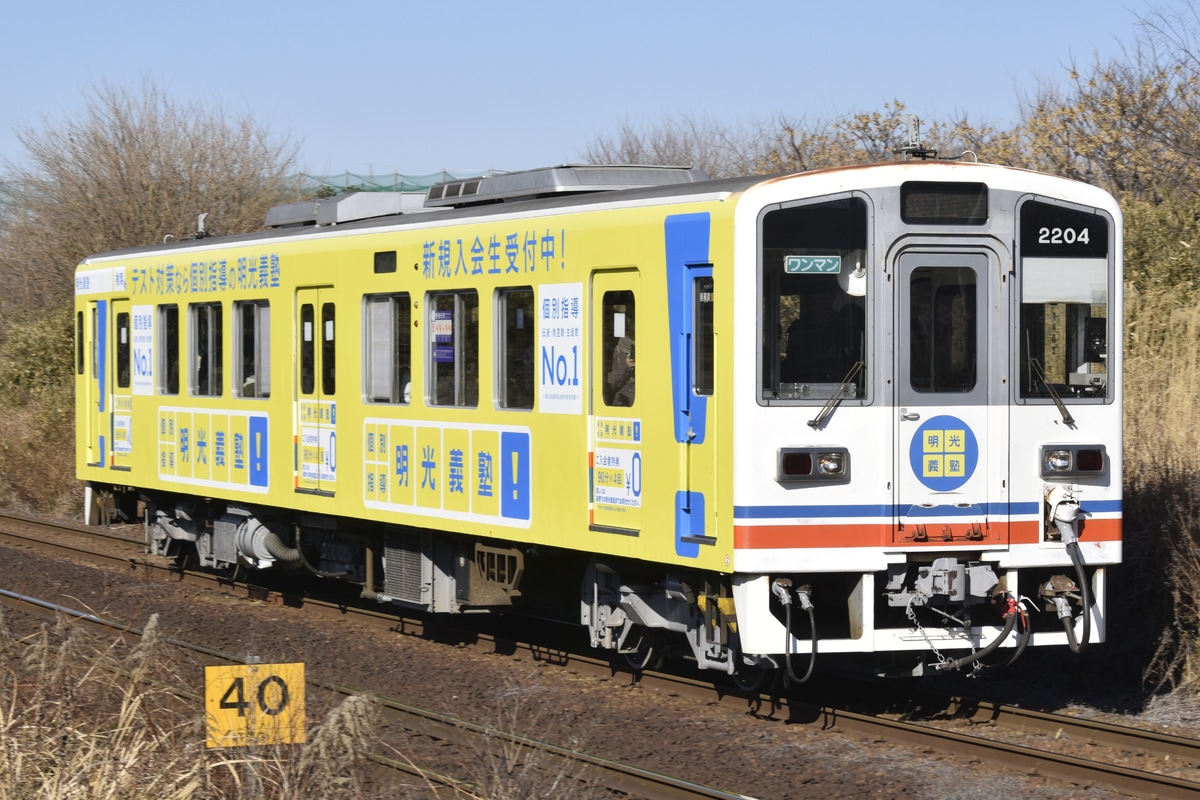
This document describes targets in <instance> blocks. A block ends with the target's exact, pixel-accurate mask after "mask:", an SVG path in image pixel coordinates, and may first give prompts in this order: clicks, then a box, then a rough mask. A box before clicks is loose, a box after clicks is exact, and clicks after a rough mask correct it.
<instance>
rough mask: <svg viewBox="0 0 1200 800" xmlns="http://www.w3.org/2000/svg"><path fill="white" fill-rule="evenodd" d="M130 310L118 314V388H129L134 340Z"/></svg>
mask: <svg viewBox="0 0 1200 800" xmlns="http://www.w3.org/2000/svg"><path fill="white" fill-rule="evenodd" d="M129 333H130V331H129V312H127V311H122V312H121V313H119V314H117V388H118V389H128V388H129V356H130V348H131V347H132V342H131V341H130V338H129Z"/></svg>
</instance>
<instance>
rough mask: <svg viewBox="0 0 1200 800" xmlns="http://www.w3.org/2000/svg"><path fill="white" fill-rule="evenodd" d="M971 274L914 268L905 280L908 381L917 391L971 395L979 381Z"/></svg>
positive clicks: (960, 270)
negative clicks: (907, 282) (908, 299)
mask: <svg viewBox="0 0 1200 800" xmlns="http://www.w3.org/2000/svg"><path fill="white" fill-rule="evenodd" d="M975 289H976V279H975V271H974V270H972V269H969V268H967V267H918V268H917V269H914V270H913V272H912V276H911V278H910V281H909V298H910V302H911V303H912V309H911V311H910V314H909V328H910V329H909V332H908V341H909V347H908V349H909V353H908V356H909V381H910V382H911V384H912V388H913V389H915V390H916V391H918V392H970V391H971V390H972V389H974V388H975V382H976V379H977V377H978V363H977V362H978V347H977V346H976V344H977V343H976V340H975V337H976V330H977V326H978V324H979V320H978V316H977V313H978V312H977V310H976V303H975Z"/></svg>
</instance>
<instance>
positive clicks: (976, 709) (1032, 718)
mask: <svg viewBox="0 0 1200 800" xmlns="http://www.w3.org/2000/svg"><path fill="white" fill-rule="evenodd" d="M134 533H135V531H129V532H126V533H125V534H124V535H122V534H113V533H110V532H107V531H101V530H97V529H81V528H78V527H75V526H69V525H65V526H64V525H59V526H54V527H53V528H52V530H51V531H48V529H47V528H46V526H45V524H44V523H39V522H37V521H35V520H29V519H25V518H8V517H4V518H0V540H8V541H9V542H10V543H13V542H16V543H21V544H22V546H26V547H36V548H39V549H44V548H50V549H52V550H53V551H54V552H56V553H58V554H60V555H69V556H70V557H72V558H78V559H86V560H90V561H93V562H96V561H98V562H101V563H104V564H107V565H109V566H113V565H119V566H121V567H122V568H125V569H140V570H171V569H172V568H171V567H170V565H168V564H167V563H166V562H165V561H162V560H161V559H152V558H149V557H146V556H144V555H141V554H140V553H139V552H138V546H139V545H138V539H137V538H136V537H135V536H134ZM97 535H99V536H103V537H105V538H103V539H101V540H96V539H91V538H90V537H95V536H97ZM47 538H50V539H52V540H53V541H51V542H47V541H46V540H47ZM89 541H93V542H95V541H101V542H102V545H101V546H96V545H94V544H88V542H89ZM160 562H161V563H160ZM173 574H174V575H176V577H177V578H178V579H179V580H186V581H197V582H201V583H209V584H213V583H217V582H221V583H224V585H225V586H226V587H229V586H231V585H233V584H231V582H230V581H229V580H228V579H226V578H221V577H214V576H211V575H201V574H196V573H179V572H178V571H174V572H173ZM237 586H238V587H239V591H245V592H246V593H247V595H248V596H251V597H259V598H260V599H265V600H267V601H268V602H271V601H273V600H274V601H280V600H282V601H284V602H287V601H286V599H285V598H282V597H281V596H279V595H278V594H277V593H275V592H274V590H272V589H270V588H264V587H256V586H252V585H247V584H237ZM303 604H304V606H305V608H306V610H307V611H315V612H318V613H326V614H337V615H346V614H353V615H355V616H356V618H358V619H360V620H362V621H363V622H365V623H367V624H371V625H374V626H377V627H378V628H379V629H380V630H393V631H394V630H402V631H404V632H408V633H420V632H422V630H423V626H424V624H425V623H424V621H423V620H421V619H408V618H399V617H397V615H396V614H394V613H392V614H388V613H382V612H380V611H379V610H378V609H371V608H357V607H354V606H353V605H350V604H347V603H346V602H345V601H344V600H332V601H322V600H317V599H313V598H309V597H305V598H303ZM468 639H469V640H471V642H472V643H473V644H474V645H475V646H476V647H480V648H483V649H485V650H490V651H493V652H503V653H513V652H519V653H521V654H523V655H525V656H527V657H529V658H531V659H534V660H536V661H538V662H540V663H546V664H563V665H568V664H569V665H570V667H571V668H572V669H573V670H576V671H580V672H591V673H594V674H596V675H600V676H604V677H606V678H609V679H611V677H612V675H613V670H612V666H611V664H610V663H609V662H608V661H602V660H598V659H594V658H591V657H589V656H587V655H582V654H580V653H578V652H573V651H569V650H565V649H559V647H558V646H557V645H549V646H548V645H547V644H545V643H544V642H542V643H533V644H527V643H515V642H513V641H509V640H501V639H499V638H496V637H495V636H493V635H489V634H479V633H474V634H464V635H463V640H464V641H465V640H468ZM700 678H701V679H697V678H688V677H681V676H679V675H668V674H659V673H645V674H643V675H640V676H637V678H636V680H637V681H638V682H639V683H640V684H641V686H642V687H643V688H644V689H650V690H656V691H664V692H671V693H675V694H681V695H684V696H688V697H694V698H696V699H697V700H699V701H701V702H706V703H712V702H713V701H714V696H715V699H716V700H719V701H720V702H723V703H729V704H731V705H732V706H733V707H734V708H736V709H738V710H741V711H744V710H745V709H746V707H747V704H749V707H750V708H751V710H752V711H754V712H755V713H756V714H757V715H759V716H764V717H773V718H780V717H783V718H786V719H787V721H789V722H791V723H798V722H804V723H807V724H810V725H815V726H817V727H820V728H822V729H826V730H840V731H845V732H848V733H854V734H857V735H860V736H862V737H865V738H868V739H871V740H874V741H884V742H888V743H893V744H898V745H903V746H908V747H912V748H915V749H918V750H921V751H924V752H936V753H939V754H948V755H949V754H952V755H954V756H955V757H956V758H958V759H961V760H963V761H964V762H968V763H969V762H983V763H988V764H992V765H1004V766H1006V767H1007V768H1008V769H1010V770H1011V771H1013V772H1014V773H1015V774H1022V775H1040V776H1044V777H1046V778H1052V779H1055V780H1058V781H1063V782H1066V783H1070V784H1076V785H1084V786H1104V787H1107V788H1109V789H1111V790H1113V791H1115V792H1120V793H1122V794H1126V795H1129V796H1133V797H1158V798H1168V797H1194V796H1197V794H1198V793H1200V770H1198V769H1197V767H1198V765H1200V740H1197V739H1195V738H1192V737H1185V736H1174V735H1170V734H1166V733H1161V732H1156V731H1147V730H1144V729H1139V728H1136V727H1131V726H1124V725H1117V724H1113V723H1111V722H1104V721H1100V720H1093V719H1087V718H1080V717H1073V716H1068V715H1063V714H1049V713H1044V712H1036V711H1030V710H1028V709H1021V708H1017V707H1014V706H1006V705H1002V704H996V703H991V702H987V701H979V700H972V699H969V698H935V699H933V700H931V699H930V698H929V697H924V698H922V699H921V701H920V705H921V706H923V707H925V708H928V707H930V706H931V705H932V706H935V707H940V708H941V711H940V713H938V714H937V715H936V716H937V717H938V718H939V719H935V720H931V719H928V718H924V719H922V718H917V715H915V714H907V713H900V714H899V715H896V714H892V715H890V716H889V715H885V714H881V713H871V712H865V711H855V710H851V704H850V703H844V704H839V703H836V702H821V703H812V702H806V701H805V699H804V698H805V695H806V694H807V693H808V692H809V691H811V689H810V690H802V691H801V692H796V693H792V694H790V695H783V694H772V693H767V694H762V695H758V696H754V697H749V698H748V697H746V696H744V695H739V694H738V693H737V692H735V691H734V690H733V689H732V688H731V687H730V688H726V687H720V686H718V687H717V688H716V691H714V683H713V682H712V681H711V680H707V679H704V678H706V676H703V675H702V674H701V676H700ZM631 680H633V679H632V678H631ZM824 696H825V695H823V697H824ZM859 699H860V700H861V695H859ZM893 699H894V698H893ZM398 705H400V706H402V705H403V704H398ZM428 719H429V723H428V724H430V725H436V726H438V728H439V731H441V732H442V733H444V732H445V731H446V730H447V726H449V727H451V728H462V724H460V723H461V721H451V720H447V719H441V718H438V715H434V716H433V717H429V718H428ZM947 722H949V723H950V724H947ZM406 724H408V723H406ZM963 725H967V726H968V727H969V728H970V730H969V731H963V730H961V729H956V726H957V727H958V728H961V727H962V726H963ZM466 728H470V725H466ZM1000 731H1007V732H1013V733H1014V734H1016V738H1015V740H1014V738H1013V736H1012V735H1010V736H1009V739H1010V740H1008V741H1005V740H1004V739H1003V737H1002V736H1001V735H1000V733H999V732H1000ZM471 735H473V736H493V737H495V736H501V737H502V736H509V737H510V738H511V734H508V733H506V732H503V731H495V730H491V729H486V728H484V729H481V730H474V731H472V734H471ZM1031 740H1032V743H1031ZM512 741H513V742H514V743H517V744H519V745H521V746H530V747H532V746H534V745H535V744H537V743H535V742H533V741H532V740H529V741H526V740H524V739H520V738H519V737H517V738H512ZM1065 743H1074V744H1076V745H1078V744H1079V743H1085V744H1086V747H1087V749H1088V750H1090V751H1092V752H1090V753H1088V755H1087V756H1086V757H1084V756H1081V755H1079V754H1078V753H1070V752H1066V751H1065V749H1064V748H1060V747H1059V745H1061V744H1065ZM560 749H561V748H560ZM580 755H581V754H574V755H572V754H571V753H570V752H562V753H555V754H554V757H555V758H559V757H568V756H570V757H579V756H580ZM588 768H589V769H592V768H595V769H601V768H605V769H607V767H605V766H604V760H603V759H600V760H598V761H597V762H596V763H594V764H592V763H590V762H589V767H588ZM631 769H632V773H630V774H629V775H627V776H625V777H617V773H615V772H614V773H612V775H613V777H611V778H610V779H608V780H611V781H612V785H614V786H624V785H625V784H624V783H623V781H651V782H652V783H653V782H656V781H657V782H665V783H667V784H669V783H673V781H671V779H669V778H663V777H662V776H655V775H653V774H652V773H646V774H638V771H637V770H636V768H631ZM643 772H644V771H643ZM679 784H680V785H679V786H667V785H660V786H657V787H654V786H651V785H648V784H647V785H642V784H637V785H636V788H634V789H632V790H629V791H626V793H627V794H628V795H629V796H639V797H647V798H651V797H736V796H737V795H730V794H725V793H715V794H691V795H689V794H678V793H672V792H687V791H693V790H698V791H712V790H706V789H703V787H700V788H699V789H695V788H689V787H687V786H686V781H680V782H679ZM630 785H633V784H630ZM622 791H625V790H622ZM655 792H661V793H657V794H656V793H655Z"/></svg>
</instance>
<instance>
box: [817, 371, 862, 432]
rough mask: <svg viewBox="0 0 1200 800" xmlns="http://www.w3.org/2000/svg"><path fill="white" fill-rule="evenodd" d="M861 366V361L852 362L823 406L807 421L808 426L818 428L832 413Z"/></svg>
mask: <svg viewBox="0 0 1200 800" xmlns="http://www.w3.org/2000/svg"><path fill="white" fill-rule="evenodd" d="M862 368H863V362H862V361H855V362H854V366H853V367H851V368H850V371H849V372H847V373H846V377H845V378H842V382H841V383H839V384H838V387H837V389H835V390H834V391H833V396H832V397H830V398H829V400H828V401H827V402H826V403H825V405H824V407H822V408H821V410H820V411H819V412H817V416H815V417H813V418H812V419H810V420H809V421H808V427H810V428H819V427H820V426H821V423H823V422H824V421H825V418H826V417H828V416H829V415H830V414H832V413H833V409H834V406H836V405H837V404H838V403H839V402H841V400H842V395H844V394H845V393H846V389H847V388H849V386H850V384H851V383H853V382H854V378H855V376H856V375H858V371H859V370H860V369H862Z"/></svg>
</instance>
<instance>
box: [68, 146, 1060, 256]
mask: <svg viewBox="0 0 1200 800" xmlns="http://www.w3.org/2000/svg"><path fill="white" fill-rule="evenodd" d="M935 165H943V166H945V167H968V168H976V167H977V168H981V169H993V170H1002V171H1009V172H1024V173H1025V174H1027V175H1040V173H1034V172H1027V171H1025V170H1014V169H1012V168H1009V167H1000V166H997V165H986V164H973V163H964V162H949V161H940V162H926V161H919V162H885V163H880V164H865V165H859V166H854V167H831V168H827V169H820V170H812V171H810V172H804V173H791V174H784V175H749V176H743V177H737V178H722V179H716V180H713V179H709V178H708V176H707V175H706V174H705V173H704V172H703V171H701V170H698V169H694V168H691V167H678V166H637V165H633V166H612V165H609V166H597V165H569V164H565V165H561V166H557V167H546V168H541V169H536V170H526V171H523V172H512V173H503V174H500V175H494V176H481V177H478V178H469V179H455V180H452V181H446V182H443V183H439V184H435V185H434V186H431V187H430V188H429V189H428V191H427V192H424V193H420V192H416V193H414V192H352V193H349V194H345V195H337V196H335V197H331V198H323V199H318V200H308V201H303V202H300V203H290V204H286V205H283V206H277V207H275V208H272V209H271V210H270V211H269V212H268V215H267V220H266V227H265V228H264V229H260V230H258V231H254V232H251V233H245V234H238V235H232V236H219V237H205V236H203V235H198V236H196V237H190V238H183V239H179V240H174V239H172V240H171V241H164V242H162V243H158V244H150V245H141V246H136V247H129V248H122V249H119V250H113V251H110V252H106V253H99V254H95V255H92V256H89V257H88V258H86V259H85V260H84V262H83V263H84V264H87V263H89V262H94V261H100V260H106V259H109V258H114V257H123V256H129V255H145V254H150V253H155V252H164V253H167V252H179V251H182V250H187V249H193V248H208V247H212V246H214V245H216V246H224V245H236V244H238V243H248V242H261V241H274V240H286V239H289V238H293V237H300V236H311V235H321V234H323V233H329V234H334V233H337V234H342V235H344V234H346V233H351V232H355V231H360V232H370V231H373V230H383V229H387V228H398V227H406V226H409V225H418V224H428V223H431V222H435V221H436V222H440V221H454V220H469V219H478V218H480V217H491V216H497V215H501V214H517V213H522V214H529V213H535V214H536V213H539V212H551V213H552V212H554V211H559V210H565V209H571V208H581V207H585V206H588V205H599V204H608V203H631V204H637V203H653V202H655V201H659V202H671V201H675V200H685V199H688V198H702V197H709V198H719V197H724V196H728V195H730V194H735V193H739V192H743V191H746V190H747V189H749V188H751V187H753V186H755V185H759V184H764V183H771V182H773V181H776V180H779V179H781V178H787V177H793V176H800V175H803V176H806V177H812V178H814V179H816V180H818V181H821V180H822V178H825V179H828V178H829V177H831V176H834V175H837V174H839V173H840V174H843V175H846V176H847V177H849V176H850V175H858V176H862V175H864V174H865V173H867V172H875V171H879V170H883V171H888V170H901V171H903V172H908V171H917V170H920V171H925V170H928V169H930V167H933V166H935ZM1041 177H1043V178H1045V179H1048V180H1051V181H1060V180H1063V179H1060V178H1053V177H1051V176H1047V175H1041ZM861 182H862V178H861V177H860V178H858V179H857V180H853V179H852V180H848V181H846V182H845V186H844V187H843V188H844V189H851V188H855V187H857V186H859V185H860V184H861Z"/></svg>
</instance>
